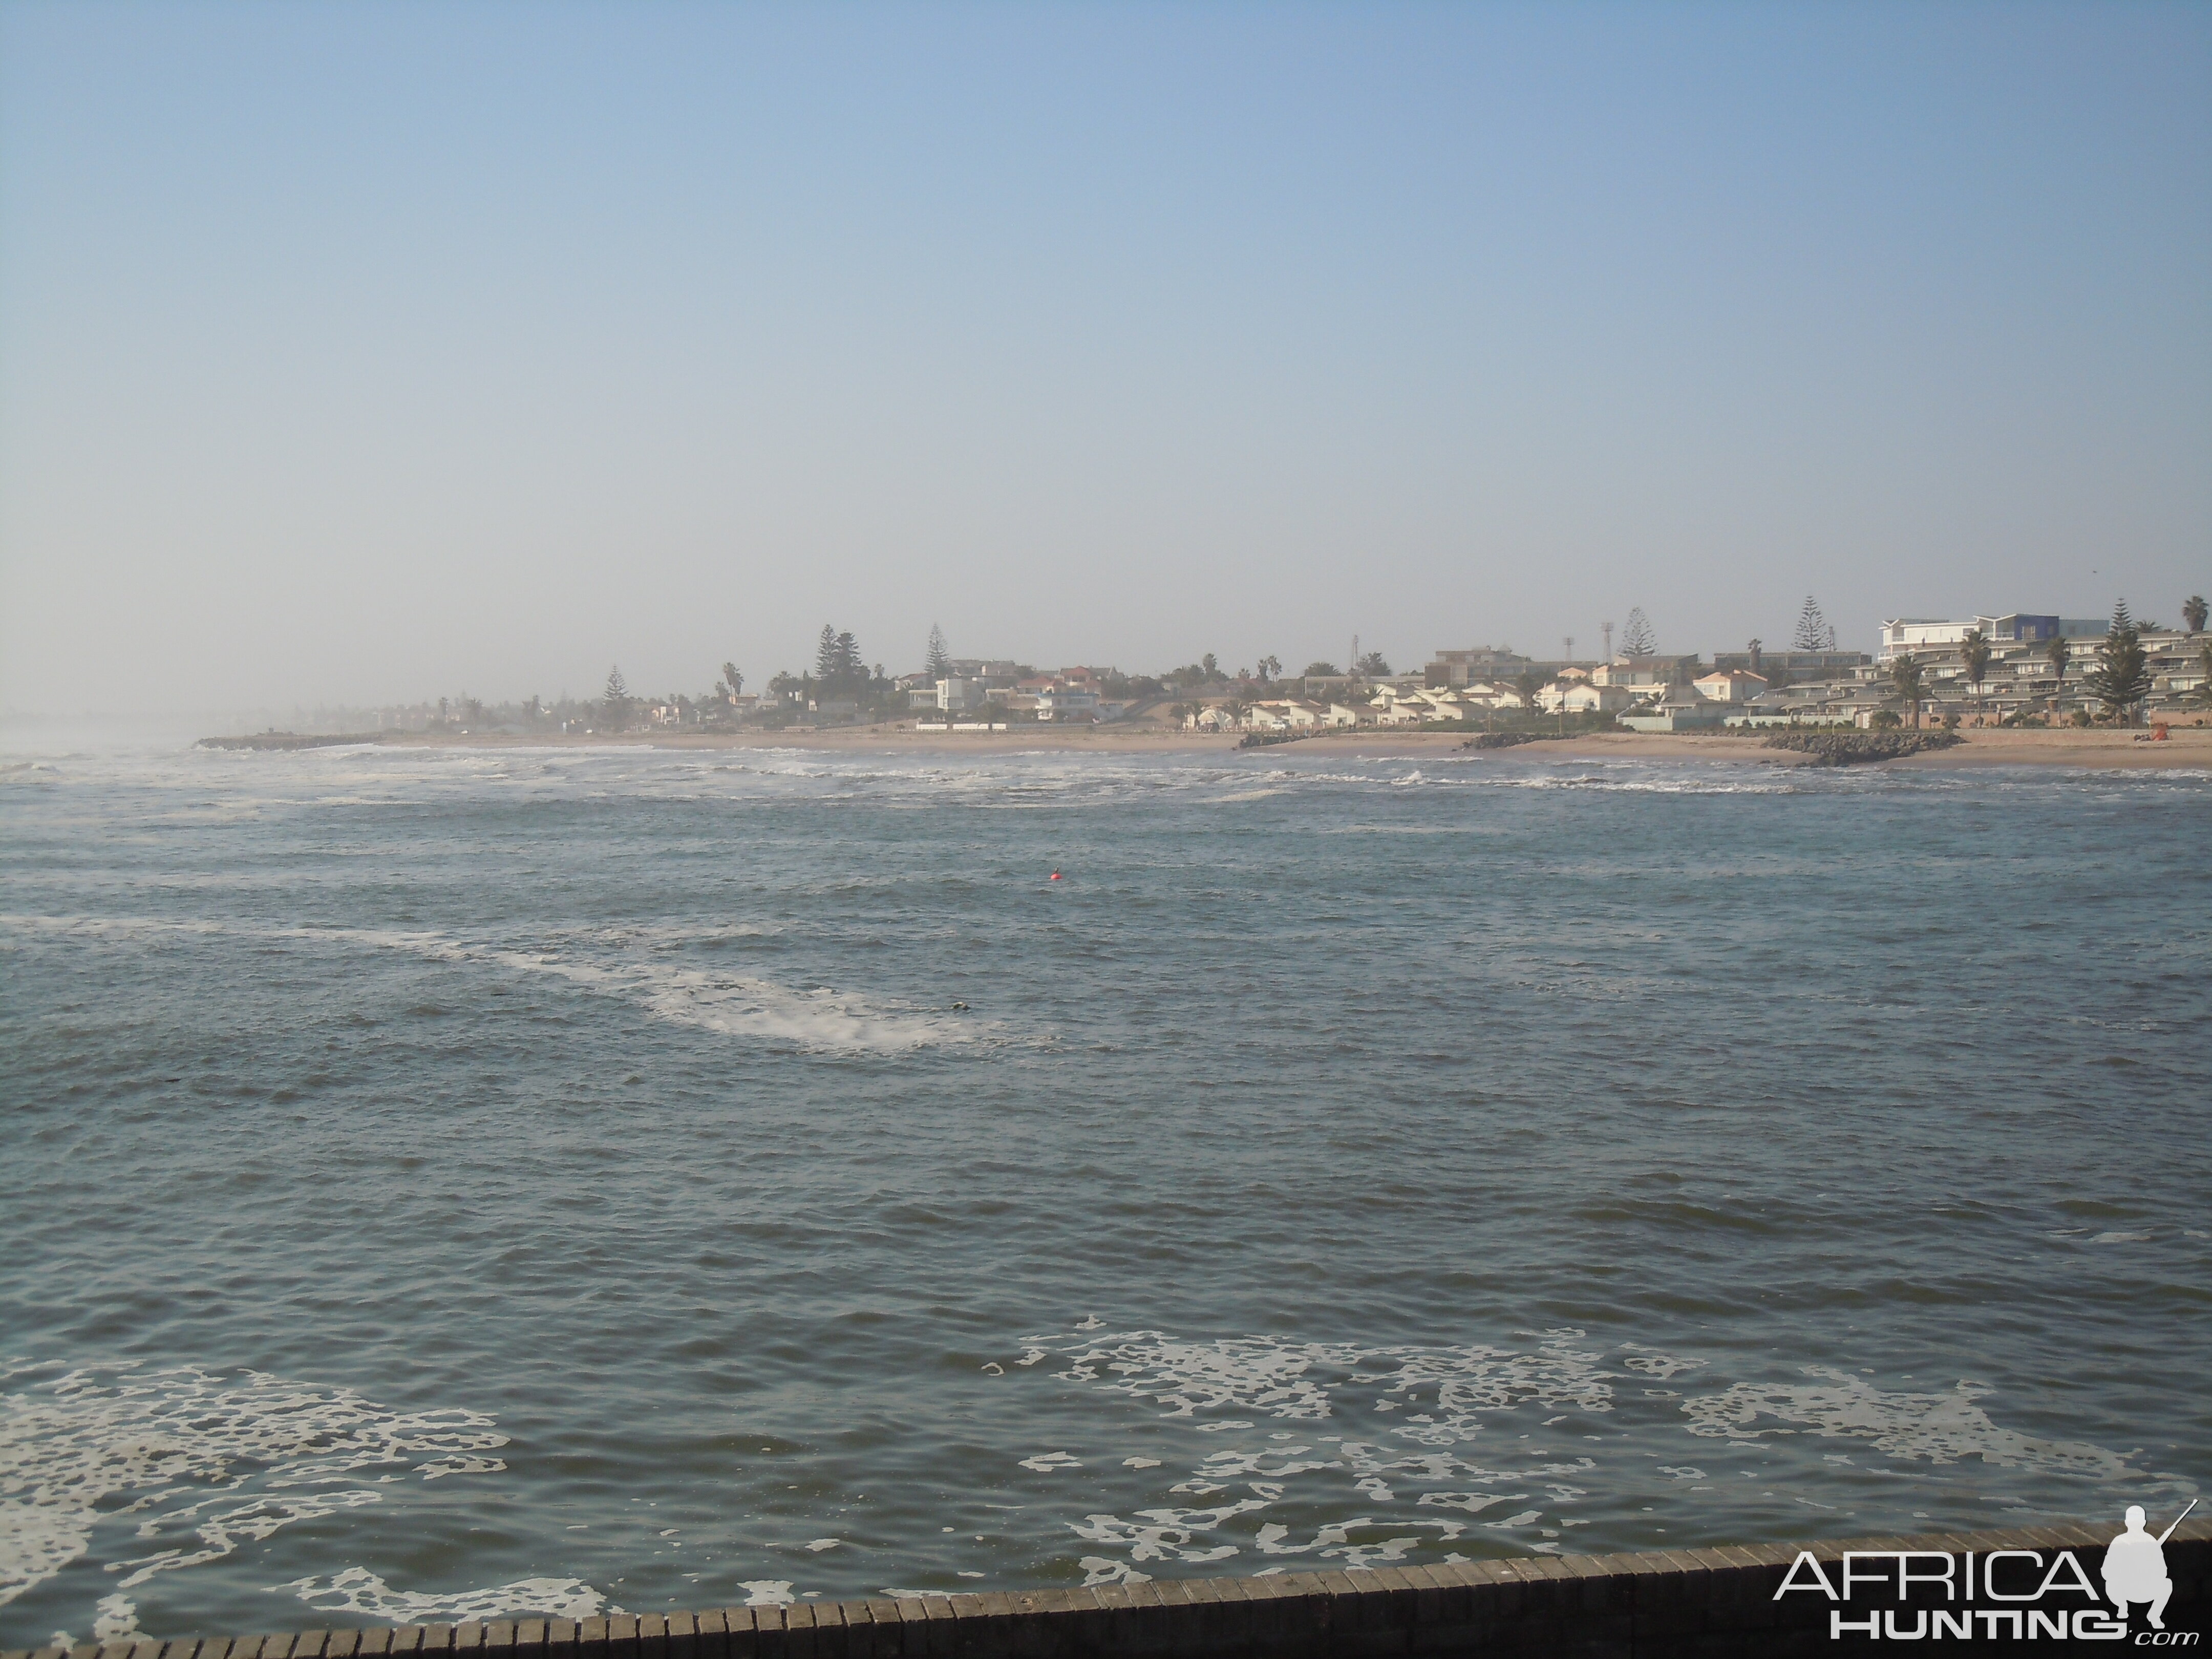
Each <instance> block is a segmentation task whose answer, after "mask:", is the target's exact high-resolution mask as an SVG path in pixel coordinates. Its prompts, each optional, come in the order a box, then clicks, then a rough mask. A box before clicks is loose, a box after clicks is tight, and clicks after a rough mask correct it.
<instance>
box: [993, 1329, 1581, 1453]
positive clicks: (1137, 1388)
mask: <svg viewBox="0 0 2212 1659" xmlns="http://www.w3.org/2000/svg"><path fill="white" fill-rule="evenodd" d="M1581 1337H1582V1333H1581V1332H1580V1331H1578V1330H1574V1329H1567V1328H1563V1329H1559V1330H1554V1331H1547V1332H1543V1333H1541V1335H1540V1336H1539V1339H1538V1340H1537V1341H1536V1342H1535V1344H1534V1346H1532V1347H1530V1348H1528V1349H1526V1350H1516V1349H1507V1348H1496V1347H1489V1346H1464V1347H1438V1346H1380V1347H1362V1346H1357V1345H1354V1344H1350V1343H1328V1342H1287V1341H1285V1340H1282V1339H1280V1338H1278V1337H1272V1336H1250V1337H1225V1338H1217V1339H1215V1340H1212V1341H1186V1340H1179V1339H1177V1338H1174V1337H1170V1336H1167V1335H1164V1334H1162V1333H1160V1332H1158V1331H1133V1332H1130V1333H1127V1334H1123V1335H1120V1336H1112V1337H1105V1338H1101V1339H1096V1340H1093V1341H1091V1342H1090V1343H1088V1344H1084V1345H1080V1346H1078V1348H1077V1351H1076V1352H1073V1353H1069V1354H1068V1359H1069V1362H1070V1363H1069V1364H1068V1366H1067V1368H1066V1370H1061V1371H1059V1372H1056V1373H1055V1375H1056V1376H1058V1377H1059V1378H1060V1380H1061V1381H1063V1382H1068V1383H1095V1384H1096V1385H1097V1386H1098V1387H1100V1388H1102V1389H1109V1390H1112V1391H1114V1392H1116V1393H1121V1394H1131V1395H1139V1396H1140V1397H1143V1398H1146V1399H1149V1400H1151V1401H1154V1402H1156V1403H1157V1404H1159V1405H1163V1406H1165V1407H1168V1410H1167V1412H1166V1413H1165V1414H1166V1415H1168V1416H1170V1417H1195V1416H1196V1415H1197V1414H1198V1413H1200V1412H1205V1411H1214V1410H1221V1409H1229V1410H1235V1411H1239V1412H1258V1413H1265V1414H1266V1415H1267V1416H1270V1417H1273V1418H1277V1419H1285V1420H1290V1419H1303V1420H1305V1421H1309V1422H1311V1421H1318V1420H1320V1419H1323V1418H1326V1417H1328V1416H1329V1415H1330V1413H1331V1410H1332V1407H1331V1395H1332V1390H1345V1389H1352V1388H1357V1387H1358V1386H1359V1385H1363V1384H1364V1385H1370V1386H1371V1387H1373V1388H1374V1389H1377V1390H1379V1397H1380V1398H1381V1400H1382V1401H1383V1404H1384V1405H1385V1406H1386V1407H1390V1408H1393V1409H1395V1408H1396V1407H1401V1406H1412V1405H1421V1404H1425V1405H1426V1406H1427V1407H1428V1409H1426V1410H1424V1411H1419V1412H1410V1413H1408V1414H1407V1416H1406V1418H1404V1419H1402V1421H1401V1425H1399V1426H1398V1427H1396V1428H1395V1430H1394V1432H1395V1433H1396V1434H1398V1435H1400V1436H1401V1437H1404V1438H1406V1439H1409V1440H1415V1441H1421V1442H1425V1443H1431V1444H1437V1445H1449V1444H1450V1443H1453V1442H1455V1441H1457V1440H1460V1439H1462V1438H1464V1437H1468V1436H1469V1435H1472V1434H1473V1433H1474V1432H1475V1431H1476V1430H1477V1429H1478V1428H1480V1419H1481V1418H1482V1416H1483V1415H1484V1414H1486V1413H1493V1412H1500V1411H1510V1410H1511V1409H1513V1408H1514V1407H1517V1406H1519V1405H1521V1404H1523V1403H1534V1404H1536V1405H1539V1406H1542V1407H1556V1406H1560V1405H1566V1406H1571V1407H1575V1408H1577V1409H1578V1410H1582V1411H1587V1412H1604V1411H1609V1410H1611V1409H1612V1396H1613V1389H1612V1385H1611V1384H1610V1383H1607V1381H1606V1380H1605V1378H1606V1376H1607V1373H1606V1372H1605V1371H1604V1370H1602V1369H1601V1366H1600V1364H1599V1363H1598V1362H1599V1358H1600V1356H1599V1355H1598V1354H1596V1353H1595V1352H1589V1351H1586V1350H1584V1349H1582V1348H1579V1347H1577V1346H1575V1344H1576V1343H1577V1341H1578V1340H1580V1339H1581ZM1024 1340H1025V1341H1026V1342H1028V1343H1029V1344H1030V1345H1032V1346H1046V1347H1048V1348H1054V1347H1057V1348H1059V1349H1060V1350H1061V1351H1062V1352H1066V1346H1067V1344H1068V1338H1067V1337H1066V1336H1058V1337H1031V1338H1027V1339H1024Z"/></svg>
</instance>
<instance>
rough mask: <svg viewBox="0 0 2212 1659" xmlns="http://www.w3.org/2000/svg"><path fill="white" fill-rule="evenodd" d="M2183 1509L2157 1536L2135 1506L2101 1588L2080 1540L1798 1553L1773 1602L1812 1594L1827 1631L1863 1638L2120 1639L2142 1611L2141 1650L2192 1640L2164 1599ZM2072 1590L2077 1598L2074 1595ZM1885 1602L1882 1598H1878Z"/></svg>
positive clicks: (2109, 1551) (2110, 1552) (2109, 1549)
mask: <svg viewBox="0 0 2212 1659" xmlns="http://www.w3.org/2000/svg"><path fill="white" fill-rule="evenodd" d="M2196 1507H2197V1500H2196V1499H2194V1498H2191V1500H2190V1503H2189V1507H2188V1508H2187V1509H2185V1510H2182V1511H2181V1513H2180V1514H2179V1515H2177V1516H2174V1517H2173V1520H2172V1522H2171V1523H2170V1524H2168V1526H2167V1527H2166V1530H2165V1531H2164V1532H2161V1533H2159V1534H2156V1535H2155V1536H2154V1535H2153V1534H2151V1533H2150V1532H2149V1531H2148V1528H2146V1527H2145V1525H2144V1517H2143V1511H2142V1508H2141V1506H2140V1505H2131V1506H2130V1508H2129V1510H2128V1511H2127V1516H2126V1522H2127V1524H2126V1529H2125V1530H2124V1531H2123V1532H2121V1533H2120V1534H2119V1535H2118V1536H2117V1537H2116V1538H2114V1539H2113V1540H2112V1542H2111V1543H2110V1544H2109V1545H2107V1546H2106V1549H2105V1559H2104V1562H2103V1573H2102V1576H2103V1578H2104V1585H2103V1588H2102V1589H2100V1588H2099V1587H2098V1585H2097V1583H2095V1581H2094V1580H2093V1579H2092V1578H2091V1577H2090V1576H2089V1571H2088V1568H2087V1566H2086V1565H2084V1564H2083V1562H2082V1559H2081V1558H2082V1557H2083V1556H2088V1555H2091V1554H2092V1552H2093V1549H2094V1546H2091V1547H2088V1548H2063V1547H2062V1548H2058V1549H2052V1548H2051V1547H2050V1546H2049V1545H2048V1544H2046V1545H2045V1546H2044V1547H2041V1548H2039V1549H2027V1548H2018V1547H2015V1548H2008V1549H1990V1550H1978V1549H1976V1550H1961V1551H1947V1550H1940V1549H1879V1550H1866V1549H1845V1550H1844V1551H1842V1552H1841V1553H1840V1559H1834V1558H1832V1568H1833V1570H1834V1577H1830V1571H1831V1567H1830V1566H1824V1565H1822V1563H1821V1562H1820V1559H1819V1558H1818V1556H1817V1555H1816V1554H1815V1553H1814V1552H1813V1551H1811V1550H1803V1549H1801V1550H1799V1551H1798V1552H1797V1559H1796V1560H1795V1561H1794V1562H1792V1563H1791V1564H1790V1571H1788V1572H1786V1573H1784V1575H1783V1576H1782V1583H1781V1584H1780V1585H1779V1586H1778V1588H1777V1589H1775V1592H1774V1600H1776V1601H1782V1600H1784V1598H1785V1597H1787V1596H1789V1595H1791V1594H1792V1593H1793V1592H1805V1593H1809V1594H1812V1595H1818V1596H1820V1597H1821V1598H1823V1599H1824V1600H1826V1601H1828V1602H1829V1603H1831V1606H1830V1607H1828V1609H1827V1613H1828V1639H1829V1640H1831V1641H1842V1640H1843V1639H1844V1638H1846V1637H1863V1638H1867V1639H1868V1640H1869V1641H1878V1640H1888V1641H1893V1642H1912V1641H1924V1640H1929V1639H1931V1638H1932V1639H1950V1640H1967V1639H1976V1640H1978V1641H1980V1642H1981V1643H1983V1644H1984V1645H1986V1644H1990V1643H1994V1642H1998V1641H2000V1640H2008V1641H2013V1642H2020V1641H2029V1642H2033V1641H2039V1640H2045V1639H2048V1640H2052V1641H2064V1640H2069V1639H2070V1640H2073V1641H2077V1642H2079V1641H2091V1642H2122V1641H2126V1640H2128V1639H2129V1634H2128V1620H2129V1619H2130V1615H2131V1613H2133V1610H2134V1609H2135V1608H2136V1607H2141V1608H2142V1609H2143V1612H2144V1616H2145V1618H2146V1619H2147V1620H2148V1624H2149V1626H2150V1627H2149V1629H2148V1630H2145V1631H2141V1632H2137V1633H2136V1636H2135V1637H2134V1643H2135V1645H2136V1646H2138V1647H2169V1646H2171V1647H2194V1646H2195V1645H2196V1644H2197V1642H2198V1640H2199V1639H2200V1638H2201V1634H2202V1633H2201V1632H2192V1631H2169V1630H2167V1629H2166V1603H2167V1602H2168V1601H2171V1600H2172V1597H2173V1579H2172V1576H2171V1575H2170V1574H2169V1573H2168V1572H2167V1571H2166V1541H2167V1540H2168V1539H2170V1538H2172V1536H2173V1530H2174V1528H2176V1527H2179V1525H2180V1524H2181V1523H2182V1522H2184V1521H2185V1520H2187V1519H2188V1518H2189V1515H2190V1511H2191V1510H2194V1509H2195V1508H2196ZM2076 1598H2078V1599H2076ZM1885 1602H1886V1603H1888V1605H1887V1606H1884V1605H1881V1604H1882V1603H1885Z"/></svg>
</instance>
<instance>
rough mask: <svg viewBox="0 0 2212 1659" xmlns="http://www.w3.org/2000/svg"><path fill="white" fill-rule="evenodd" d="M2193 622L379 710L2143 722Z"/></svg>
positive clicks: (585, 714)
mask: <svg viewBox="0 0 2212 1659" xmlns="http://www.w3.org/2000/svg"><path fill="white" fill-rule="evenodd" d="M2206 623H2207V604H2206V601H2205V599H2203V597H2202V596H2201V595H2191V597H2190V598H2188V599H2186V600H2185V601H2184V602H2183V604H2182V605H2181V607H2180V619H2179V624H2178V625H2174V626H2168V625H2166V624H2164V623H2160V622H2158V621H2156V620H2150V619H2138V618H2136V617H2135V616H2133V615H2132V614H2131V613H2130V611H2129V609H2128V607H2127V606H2126V605H2125V604H2124V603H2123V604H2120V605H2118V606H2116V607H2115V609H2114V611H2113V612H2112V614H2111V615H2110V616H2107V617H2066V616H2062V615H2059V614H2057V613H2055V612H2052V613H2042V612H2027V611H2007V612H2003V613H2002V614H1978V615H1975V616H1972V617H1893V618H1886V619H1884V620H1883V621H1882V622H1881V626H1880V630H1879V636H1878V643H1877V646H1876V648H1875V650H1874V651H1872V652H1866V651H1857V650H1849V649H1842V648H1839V647H1838V643H1837V635H1836V630H1835V629H1834V627H1833V625H1832V624H1831V623H1829V622H1828V621H1827V619H1826V617H1825V616H1824V615H1823V613H1822V611H1821V610H1820V605H1819V604H1818V602H1817V601H1816V600H1815V599H1812V598H1809V597H1808V599H1806V601H1805V604H1804V606H1803V609H1802V611H1801V612H1800V613H1799V615H1798V617H1796V623H1795V625H1794V627H1793V629H1791V631H1790V637H1789V639H1788V641H1787V642H1786V643H1785V644H1782V645H1778V646H1776V647H1771V648H1770V647H1768V646H1767V645H1766V644H1765V642H1764V641H1761V640H1758V639H1753V640H1750V641H1747V642H1746V644H1745V645H1744V646H1743V647H1742V648H1741V649H1739V650H1734V651H1715V652H1713V653H1711V655H1710V656H1706V655H1704V654H1702V653H1669V652H1667V651H1663V650H1662V649H1661V648H1660V647H1659V645H1658V642H1657V641H1656V637H1655V635H1654V632H1653V629H1652V627H1651V624H1650V622H1649V621H1648V619H1647V618H1646V617H1645V616H1644V612H1643V611H1642V610H1641V609H1633V610H1631V611H1629V612H1628V617H1627V621H1626V623H1625V624H1624V625H1622V626H1621V627H1620V629H1619V630H1618V633H1619V637H1618V639H1617V640H1616V638H1615V632H1616V630H1615V627H1614V624H1613V623H1610V622H1607V623H1603V624H1602V625H1601V638H1602V642H1603V648H1602V649H1601V652H1600V653H1597V654H1595V655H1594V656H1577V654H1576V653H1575V651H1574V648H1573V647H1574V641H1572V640H1571V639H1564V640H1562V641H1560V645H1561V649H1560V651H1559V653H1558V654H1556V655H1553V656H1539V655H1534V654H1531V653H1523V652H1520V651H1516V650H1515V649H1514V648H1513V647H1511V646H1510V645H1507V644H1499V645H1497V646H1481V647H1460V648H1447V649H1438V650H1436V651H1433V652H1432V653H1430V654H1429V656H1428V657H1427V659H1425V661H1424V662H1423V663H1422V664H1421V665H1420V666H1419V668H1414V669H1409V670H1403V671H1401V670H1400V669H1396V668H1394V667H1393V665H1391V663H1390V662H1389V659H1387V658H1386V657H1385V656H1384V654H1383V653H1381V652H1379V651H1369V652H1365V653H1362V652H1360V651H1359V650H1358V641H1356V640H1355V641H1353V647H1352V651H1350V652H1349V653H1346V659H1345V660H1344V661H1343V663H1342V664H1341V665H1340V664H1338V663H1336V662H1332V661H1323V660H1315V661H1310V662H1308V663H1307V664H1306V665H1304V667H1303V668H1302V669H1300V670H1297V671H1295V672H1292V671H1286V670H1285V667H1284V665H1283V664H1282V663H1281V662H1280V661H1279V660H1278V659H1275V658H1273V657H1272V656H1270V657H1264V658H1261V659H1259V660H1258V661H1257V662H1255V663H1253V664H1250V665H1240V666H1237V667H1234V668H1231V667H1229V666H1226V665H1224V664H1223V663H1222V662H1221V661H1220V660H1219V659H1217V658H1216V657H1214V656H1212V655H1210V654H1209V655H1206V656H1204V657H1201V658H1200V659H1199V660H1197V661H1196V662H1194V663H1190V664H1188V665H1184V666H1182V667H1180V668H1175V669H1170V670H1168V671H1164V672H1162V673H1158V674H1151V675H1145V674H1129V673H1125V672H1123V671H1121V670H1119V669H1117V668H1113V667H1099V666H1091V665H1064V666H1060V667H1058V668H1053V669H1040V668H1038V667H1036V665H1031V664H1029V663H1024V662H1022V661H1019V660H1018V659H1013V658H971V657H956V656H954V655H953V654H952V653H951V650H950V648H949V647H948V645H947V643H946V641H945V635H944V634H943V633H942V631H941V630H939V629H937V628H935V627H933V628H932V629H930V630H929V633H928V636H927V642H926V645H925V647H924V651H923V659H924V660H923V663H922V665H921V667H920V668H918V669H915V670H914V671H908V672H905V673H899V674H891V673H889V672H887V671H885V669H884V666H883V665H881V664H874V665H871V664H870V663H869V662H867V660H866V659H865V657H864V656H863V654H862V653H861V650H860V646H859V643H858V642H857V641H855V639H854V636H853V635H852V634H851V633H849V632H841V631H839V630H837V629H835V628H833V627H831V626H829V625H828V624H825V625H824V626H823V629H822V631H821V634H820V635H819V637H818V639H817V641H816V647H815V651H814V658H813V662H812V665H811V669H810V670H809V671H805V672H801V673H793V672H792V671H789V670H779V671H775V673H773V674H771V675H769V677H768V678H767V679H766V680H765V682H764V683H763V684H760V685H759V686H758V687H757V689H753V688H749V685H748V680H747V676H746V675H745V673H744V671H743V670H742V669H741V668H740V667H739V666H738V665H737V664H735V663H733V662H726V663H724V664H723V665H722V667H721V672H720V677H719V678H717V679H716V680H715V681H714V684H713V685H712V686H710V687H709V688H708V689H707V690H703V691H699V692H696V693H684V692H678V691H670V692H667V693H665V694H663V695H660V696H648V695H640V694H638V693H635V692H634V691H633V690H631V689H630V687H629V685H628V684H627V683H626V681H625V680H624V678H623V673H622V671H621V669H620V668H619V667H618V666H617V667H615V668H612V669H611V671H610V672H609V674H608V676H607V679H606V682H605V685H604V686H603V687H602V688H600V690H599V694H598V695H597V696H591V697H588V698H576V697H572V696H562V698H560V699H559V700H557V701H556V702H551V703H548V702H544V701H542V700H541V699H539V698H538V697H536V696H532V697H530V698H529V699H527V700H526V701H525V702H520V703H507V704H500V705H493V704H487V703H486V702H483V700H481V699H478V698H475V697H471V696H468V695H466V694H465V693H464V694H462V695H461V696H455V697H441V698H439V699H437V700H436V701H435V702H419V703H416V704H412V705H407V706H404V707H395V708H381V709H378V710H375V711H373V714H374V729H375V730H376V731H378V732H392V733H404V732H421V733H441V732H449V733H456V734H466V735H490V734H494V733H498V732H508V733H516V734H559V735H563V736H568V737H603V736H615V735H622V734H630V733H639V732H644V733H655V732H659V733H668V734H675V733H679V732H741V731H755V732H789V733H793V734H803V733H805V732H817V731H823V730H829V729H833V728H838V727H866V726H891V727H903V728H908V729H913V730H918V731H925V732H926V731H931V730H939V731H944V732H1012V731H1015V730H1018V729H1021V728H1024V727H1032V728H1036V727H1060V728H1066V727H1069V726H1121V727H1127V728H1140V727H1142V728H1150V729H1153V730H1166V731H1181V732H1194V733H1219V734H1223V735H1231V734H1236V735H1241V736H1243V738H1247V739H1249V740H1252V741H1281V740H1285V739H1287V738H1294V737H1297V736H1304V735H1318V734H1322V733H1326V732H1342V731H1362V730H1374V731H1383V730H1395V731H1480V730H1488V731H1512V730H1529V729H1543V730H1556V731H1557V732H1561V733H1568V732H1573V733H1587V732H1595V731H1608V730H1610V731H1625V732H1711V731H1728V730H1741V729H1746V728H1766V727H1780V728H1805V729H1808V730H1814V731H1820V730H1829V731H1838V730H1861V731H1865V730H1881V729H1884V728H1888V727H1898V726H1911V727H1922V726H1931V727H1937V728H1948V729H1952V730H1956V729H1958V728H1960V727H1962V726H1964V727H1969V728H1974V727H1986V726H2000V727H2015V728H2018V727H2027V728H2031V729H2032V728H2037V727H2045V728H2047V727H2051V726H2075V727H2090V726H2100V725H2102V726H2160V725H2166V724H2203V723H2206V722H2207V721H2208V720H2212V635H2208V633H2207V631H2206ZM1616 647H1617V648H1616ZM370 712H371V711H359V712H358V713H355V714H350V720H351V723H352V724H354V725H356V726H365V725H366V724H367V716H368V714H369V713H370ZM337 720H338V723H340V724H345V723H347V720H348V715H345V714H341V715H339V716H337ZM322 723H325V724H327V723H329V721H328V720H325V721H323V722H322Z"/></svg>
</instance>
